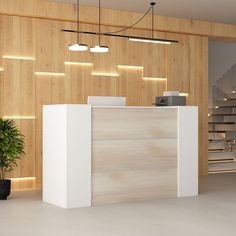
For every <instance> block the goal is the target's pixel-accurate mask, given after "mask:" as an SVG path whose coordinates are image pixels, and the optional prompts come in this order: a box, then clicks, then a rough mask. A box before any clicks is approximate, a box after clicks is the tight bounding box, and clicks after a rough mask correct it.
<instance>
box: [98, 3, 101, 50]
mask: <svg viewBox="0 0 236 236" xmlns="http://www.w3.org/2000/svg"><path fill="white" fill-rule="evenodd" d="M98 17H99V46H100V45H101V0H99V16H98Z"/></svg>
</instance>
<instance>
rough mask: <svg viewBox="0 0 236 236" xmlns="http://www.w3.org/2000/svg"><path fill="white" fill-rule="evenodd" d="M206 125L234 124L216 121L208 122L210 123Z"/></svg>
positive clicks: (233, 123)
mask: <svg viewBox="0 0 236 236" xmlns="http://www.w3.org/2000/svg"><path fill="white" fill-rule="evenodd" d="M208 124H210V125H235V122H224V121H222V122H220V121H219V122H217V121H210V122H208Z"/></svg>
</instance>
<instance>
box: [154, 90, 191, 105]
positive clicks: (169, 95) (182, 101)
mask: <svg viewBox="0 0 236 236" xmlns="http://www.w3.org/2000/svg"><path fill="white" fill-rule="evenodd" d="M153 105H155V106H185V105H186V97H185V96H180V94H179V92H178V91H166V92H163V96H160V97H156V98H155V103H154V104H153Z"/></svg>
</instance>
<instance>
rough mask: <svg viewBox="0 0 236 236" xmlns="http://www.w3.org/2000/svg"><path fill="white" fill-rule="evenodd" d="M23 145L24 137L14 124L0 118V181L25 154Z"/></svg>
mask: <svg viewBox="0 0 236 236" xmlns="http://www.w3.org/2000/svg"><path fill="white" fill-rule="evenodd" d="M24 144H25V142H24V135H23V134H22V133H21V132H20V130H19V129H18V127H17V126H16V124H15V122H14V121H13V120H3V119H1V118H0V180H2V181H3V180H4V179H5V178H6V172H10V171H12V170H13V169H14V168H15V167H16V166H17V160H18V159H20V158H21V157H22V155H24V154H25V152H24Z"/></svg>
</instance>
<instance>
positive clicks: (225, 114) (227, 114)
mask: <svg viewBox="0 0 236 236" xmlns="http://www.w3.org/2000/svg"><path fill="white" fill-rule="evenodd" d="M209 115H210V116H236V114H232V113H222V114H220V113H219V114H209Z"/></svg>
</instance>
